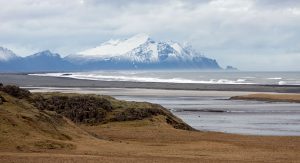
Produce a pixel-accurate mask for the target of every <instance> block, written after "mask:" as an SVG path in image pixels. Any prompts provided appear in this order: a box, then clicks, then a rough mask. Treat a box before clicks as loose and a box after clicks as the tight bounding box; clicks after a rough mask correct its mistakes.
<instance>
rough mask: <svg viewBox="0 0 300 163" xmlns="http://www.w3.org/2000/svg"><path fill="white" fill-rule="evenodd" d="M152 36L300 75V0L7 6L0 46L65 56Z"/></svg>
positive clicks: (3, 0)
mask: <svg viewBox="0 0 300 163" xmlns="http://www.w3.org/2000/svg"><path fill="white" fill-rule="evenodd" d="M137 33H147V34H149V35H150V36H151V37H152V38H153V39H155V40H164V41H166V40H174V41H178V42H181V43H184V42H188V43H189V44H191V45H192V46H193V47H194V48H195V49H196V50H199V51H201V52H203V53H204V54H205V55H206V56H208V57H212V58H215V59H217V60H218V62H219V63H220V65H221V66H226V65H233V66H236V67H238V68H240V69H242V70H300V64H299V63H300V1H299V0H131V1H129V0H42V1H41V0H9V1H7V0H0V46H4V47H7V48H10V49H12V50H13V51H14V52H16V53H17V54H19V55H22V56H26V55H29V54H32V53H34V52H38V51H40V50H45V49H50V50H51V51H53V52H57V53H60V54H61V55H63V56H65V55H68V54H71V53H76V52H78V51H81V50H84V49H87V48H91V47H95V46H97V45H99V44H101V42H103V41H106V40H109V39H111V38H126V37H130V36H132V35H135V34H137Z"/></svg>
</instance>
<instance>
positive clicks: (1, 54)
mask: <svg viewBox="0 0 300 163" xmlns="http://www.w3.org/2000/svg"><path fill="white" fill-rule="evenodd" d="M16 58H17V55H16V54H15V53H14V52H12V51H11V50H9V49H7V48H3V47H0V62H7V61H9V60H12V59H16Z"/></svg>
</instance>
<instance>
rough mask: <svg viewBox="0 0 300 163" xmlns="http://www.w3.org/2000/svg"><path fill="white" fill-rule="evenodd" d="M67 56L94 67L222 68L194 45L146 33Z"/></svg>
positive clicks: (110, 41)
mask: <svg viewBox="0 0 300 163" xmlns="http://www.w3.org/2000/svg"><path fill="white" fill-rule="evenodd" d="M65 59H66V60H68V61H70V62H72V63H74V64H79V65H84V64H88V63H95V67H99V65H100V64H102V65H103V67H104V68H105V67H112V68H117V67H120V66H121V67H124V68H127V67H134V68H143V67H147V68H179V67H180V68H207V69H210V68H212V69H220V66H219V65H218V63H217V62H216V61H215V60H213V59H210V58H207V57H205V56H204V55H202V54H201V53H200V52H197V51H196V50H194V49H193V48H192V47H191V46H188V47H186V46H183V45H181V44H180V43H178V42H175V41H155V40H153V39H151V38H150V37H149V35H147V34H138V35H134V36H132V37H130V38H128V39H114V40H109V41H107V42H104V43H102V44H100V46H98V47H96V48H92V49H87V50H85V51H81V52H79V53H77V54H73V55H69V56H67V57H66V58H65ZM97 64H99V65H97ZM104 65H107V66H104ZM100 67H101V66H100Z"/></svg>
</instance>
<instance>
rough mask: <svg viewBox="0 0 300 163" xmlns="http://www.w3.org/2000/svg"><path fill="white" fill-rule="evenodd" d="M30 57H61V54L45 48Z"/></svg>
mask: <svg viewBox="0 0 300 163" xmlns="http://www.w3.org/2000/svg"><path fill="white" fill-rule="evenodd" d="M29 57H60V55H59V54H57V53H52V52H51V51H50V50H44V51H41V52H38V53H35V54H33V55H31V56H29Z"/></svg>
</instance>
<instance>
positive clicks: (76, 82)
mask: <svg viewBox="0 0 300 163" xmlns="http://www.w3.org/2000/svg"><path fill="white" fill-rule="evenodd" d="M0 83H3V84H13V85H18V86H20V87H66V88H68V87H69V88H76V87H80V88H144V89H164V90H197V91H241V92H277V93H300V86H298V85H251V84H197V83H159V82H129V81H99V80H85V79H73V78H67V77H49V76H32V75H27V74H22V73H21V74H14V73H0Z"/></svg>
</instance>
